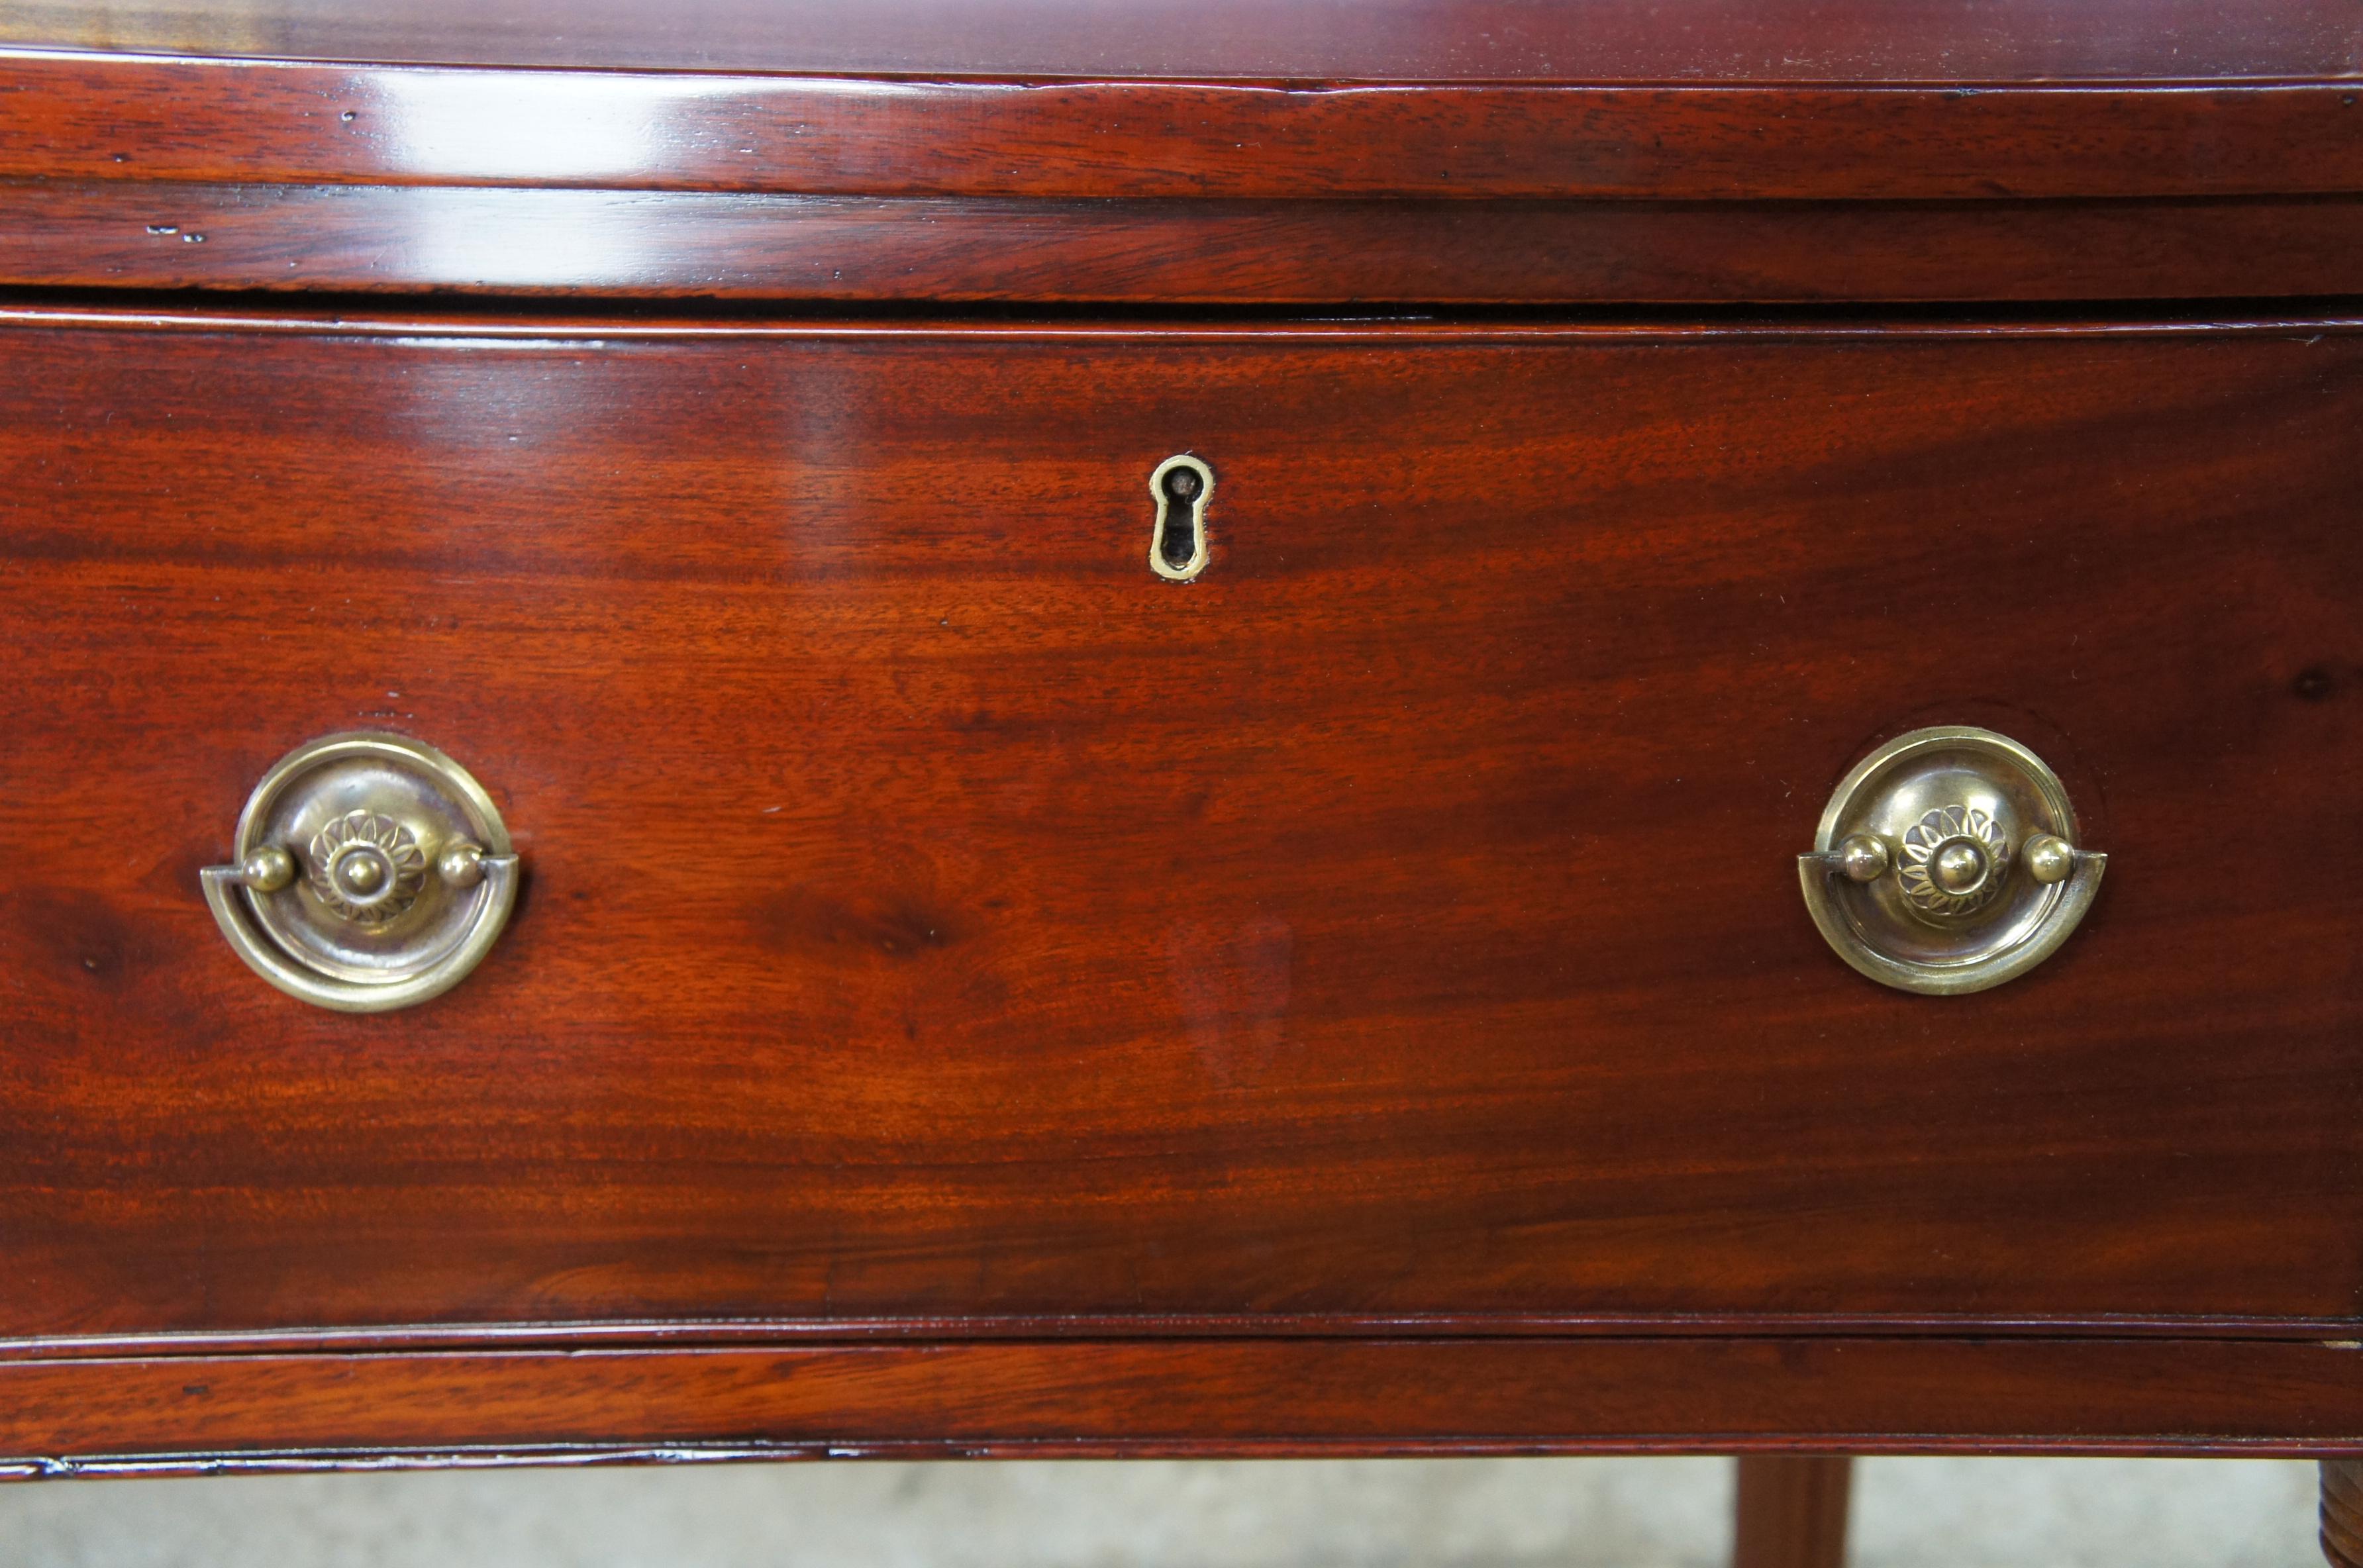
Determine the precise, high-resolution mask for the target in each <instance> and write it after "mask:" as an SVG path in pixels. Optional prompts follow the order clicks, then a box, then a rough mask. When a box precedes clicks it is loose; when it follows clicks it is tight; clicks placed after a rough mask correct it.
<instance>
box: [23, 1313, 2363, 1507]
mask: <svg viewBox="0 0 2363 1568" xmlns="http://www.w3.org/2000/svg"><path fill="white" fill-rule="evenodd" d="M2268 1401H2269V1403H2270V1404H2271V1406H2272V1407H2273V1413H2272V1415H2271V1417H2270V1418H2269V1419H2262V1418H2261V1417H2260V1409H2261V1408H2262V1406H2263V1405H2264V1404H2265V1403H2266V1402H2268ZM2358 1412H2363V1358H2358V1356H2357V1354H2356V1353H2355V1352H2354V1351H2353V1350H2352V1349H2337V1348H2332V1347H2327V1346H2324V1345H2321V1344H2316V1343H2305V1344H2263V1343H2257V1342H2236V1341H2188V1342H2181V1343H2179V1344H2169V1343H2166V1342H2123V1341H2106V1340H2102V1341H2086V1342H2065V1341H2059V1340H1987V1341H1974V1340H1971V1341H1962V1340H1944V1341H1925V1340H1922V1341H1914V1340H1892V1339H1869V1340H1851V1339H1814V1338H1805V1339H1789V1340H1758V1341H1749V1340H1729V1339H1725V1340H1714V1339H1664V1338H1653V1339H1636V1340H1620V1339H1606V1340H1572V1341H1570V1340H1511V1341H1467V1340H1463V1341H1452V1340H1427V1341H1417V1340H1393V1341H1338V1340H1305V1341H1298V1342H1222V1341H1202V1342H1180V1343H1154V1342H1151V1343H1142V1342H1131V1343H1125V1342H1082V1343H1071V1344H1039V1343H1034V1344H1028V1343H999V1344H995V1343H977V1342H949V1343H939V1344H925V1345H921V1344H905V1345H871V1346H849V1345H834V1346H826V1345H817V1346H796V1347H772V1348H766V1349H748V1350H706V1351H690V1350H673V1351H656V1350H638V1351H619V1352H603V1351H581V1352H573V1353H554V1352H547V1351H544V1352H509V1353H494V1352H484V1351H476V1352H466V1353H447V1354H417V1353H407V1354H392V1355H250V1356H201V1355H191V1356H166V1357H160V1358H155V1359H148V1360H127V1361H113V1362H108V1361H67V1362H56V1361H42V1360H31V1361H25V1360H5V1361H0V1456H5V1461H6V1463H5V1464H0V1469H13V1470H14V1471H16V1472H17V1473H18V1474H72V1473H76V1472H77V1471H79V1472H82V1473H92V1472H96V1473H102V1474H104V1473H109V1472H113V1473H127V1472H128V1473H137V1472H139V1471H143V1470H146V1471H152V1470H159V1469H169V1468H173V1467H176V1466H182V1467H185V1466H186V1465H189V1464H192V1463H194V1464H207V1463H224V1462H227V1463H231V1464H236V1465H247V1466H255V1467H263V1468H272V1467H298V1468H305V1467H312V1466H316V1465H321V1464H333V1463H339V1462H343V1463H353V1462H374V1461H376V1460H379V1459H381V1458H382V1457H383V1456H384V1455H387V1454H397V1455H407V1456H413V1457H416V1458H420V1459H423V1460H426V1461H429V1462H433V1461H435V1460H438V1459H441V1460H445V1461H448V1460H450V1459H454V1458H459V1457H462V1456H470V1455H472V1456H474V1457H477V1458H479V1459H490V1458H512V1459H515V1458H527V1457H545V1458H558V1459H573V1460H583V1459H594V1458H597V1457H600V1456H602V1455H607V1454H612V1455H616V1456H619V1457H635V1458H653V1459H667V1460H671V1459H699V1458H716V1459H727V1458H748V1457H795V1456H809V1457H815V1458H817V1457H821V1456H823V1455H827V1456H831V1457H862V1456H881V1457H884V1456H901V1457H949V1456H952V1455H977V1456H988V1455H1005V1456H1013V1457H1015V1456H1032V1457H1045V1456H1050V1457H1056V1456H1064V1455H1086V1454H1151V1453H1174V1454H1205V1453H1222V1454H1229V1455H1235V1456H1240V1457H1255V1456H1263V1455H1281V1454H1351V1453H1415V1452H1462V1453H1543V1452H1651V1451H1662V1450H1690V1451H1693V1452H1695V1451H1697V1450H1700V1449H1706V1450H1709V1451H1713V1450H1715V1449H1723V1450H1727V1451H1735V1452H1771V1451H1799V1450H1803V1451H1806V1452H1811V1451H1813V1450H1814V1449H1817V1448H1818V1449H1828V1448H1844V1449H1847V1450H1851V1451H1855V1452H1946V1451H1951V1452H2025V1453H2044V1452H2062V1451H2068V1452H2110V1453H2148V1452H2158V1453H2213V1454H2265V1453H2289V1452H2306V1453H2350V1454H2351V1453H2355V1452H2363V1424H2358V1422H2357V1414H2358Z"/></svg>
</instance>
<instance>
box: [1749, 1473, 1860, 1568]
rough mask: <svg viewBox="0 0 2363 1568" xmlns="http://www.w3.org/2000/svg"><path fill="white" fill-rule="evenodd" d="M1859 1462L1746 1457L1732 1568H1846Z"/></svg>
mask: <svg viewBox="0 0 2363 1568" xmlns="http://www.w3.org/2000/svg"><path fill="white" fill-rule="evenodd" d="M1853 1490H1854V1461H1853V1460H1851V1459H1848V1458H1845V1457H1843V1456H1840V1457H1835V1458H1834V1457H1830V1456H1827V1455H1815V1454H1785V1453H1750V1454H1742V1455H1741V1456H1740V1458H1739V1463H1738V1476H1737V1485H1736V1486H1735V1487H1734V1488H1733V1492H1734V1497H1733V1508H1732V1515H1733V1518H1732V1531H1731V1538H1732V1543H1731V1568H1846V1560H1847V1505H1848V1503H1849V1501H1850V1500H1851V1496H1852V1493H1853Z"/></svg>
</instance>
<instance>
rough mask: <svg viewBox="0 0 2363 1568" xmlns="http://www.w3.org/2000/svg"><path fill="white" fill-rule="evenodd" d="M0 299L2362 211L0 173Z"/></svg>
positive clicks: (2350, 244)
mask: <svg viewBox="0 0 2363 1568" xmlns="http://www.w3.org/2000/svg"><path fill="white" fill-rule="evenodd" d="M0 283H6V284H16V285H39V286H50V287H56V286H66V287H77V288H105V287H132V288H141V289H182V288H197V289H217V290H251V289H258V288H261V289H273V290H328V291H353V292H360V291H423V290H460V291H467V292H471V293H558V294H566V295H572V296H582V295H585V294H594V293H598V294H613V295H622V296H627V297H644V296H648V295H669V296H706V297H716V298H729V299H748V300H760V299H777V300H871V301H897V302H906V301H907V302H945V301H984V300H1029V301H1031V300H1038V301H1059V302H1091V301H1115V302H1124V303H1128V304H1175V303H1182V302H1191V303H1211V304H1307V305H1332V306H1334V305H1337V304H1356V303H1365V302H1389V301H1391V302H1411V303H1419V304H1437V303H1461V304H1467V303H1484V304H1558V303H1568V302H1576V303H1584V304H1609V303H1624V302H1632V301H1641V300H1654V301H1660V302H1702V303H1716V304H1722V303H1730V302H1748V301H1754V302H1798V301H1808V302H1816V303H1831V302H1864V301H1874V300H1877V301H1942V300H1961V299H1990V300H2078V299H2093V298H2098V297H2101V296H2103V295H2115V296H2117V297H2121V298H2136V297H2144V296H2147V297H2152V298H2160V299H2191V298H2199V297H2202V296H2207V295H2222V296H2246V297H2250V298H2261V297H2265V296H2269V295H2276V294H2280V295H2333V294H2341V293H2363V201H2358V200H2357V199H2354V198H2349V197H2302V198H2295V199H2291V200H2270V199H2263V198H2258V199H2253V200H2226V201H2194V202H2171V203H2169V202H2158V203H2133V202H2122V203H2120V202H2103V203H2092V204H2078V203H2066V202H2000V201H1995V202H1957V203H1869V202H1861V203H1837V202H1828V203H1824V202H1762V203H1736V202H1713V203H1709V202H1693V203H1661V202H1593V203H1576V202H1515V203H1510V202H1501V203H1496V202H1345V201H1339V202H1288V203H1283V202H1171V201H1125V202H1100V201H1070V202H1032V201H1018V200H987V199H982V198H963V199H923V198H922V199H891V200H872V199H869V198H863V197H851V196H846V197H826V196H746V195H728V194H724V193H716V192H680V191H667V192H651V191H576V190H530V191H518V190H497V191H496V190H483V189H475V188H453V187H448V186H416V185H402V186H384V185H341V186H325V187H324V186H285V185H214V184H192V183H183V182H169V181H160V182H152V183H150V182H129V181H124V182H79V183H70V184H61V183H58V182H47V181H17V182H5V183H0Z"/></svg>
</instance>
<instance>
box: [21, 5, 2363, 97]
mask: <svg viewBox="0 0 2363 1568" xmlns="http://www.w3.org/2000/svg"><path fill="white" fill-rule="evenodd" d="M0 39H6V40H7V41H11V42H17V43H41V44H62V45H69V46H72V47H80V48H90V49H128V50H161V51H166V52H172V53H183V52H188V53H200V54H239V55H283V56H294V57H310V58H315V59H328V60H373V61H413V62H423V63H429V64H432V63H437V62H460V63H476V64H494V65H552V66H592V67H605V68H609V69H618V68H622V69H629V68H649V69H690V70H720V71H764V72H824V73H843V74H853V75H881V74H882V75H918V76H934V75H941V74H944V73H947V72H949V73H954V74H983V75H1005V76H1027V77H1036V76H1169V77H1170V76H1179V77H1208V76H1214V77H1248V78H1259V79H1264V80H1273V81H1282V82H1308V81H1331V80H1363V81H1469V80H1475V81H1518V80H1543V81H1561V80H1583V81H1609V82H1620V81H1690V80H1700V79H1705V80H1729V81H1770V82H1829V81H1835V82H1961V83H1991V82H2053V81H2075V80H2078V79H2102V80H2121V79H2125V78H2140V77H2150V78H2157V79H2161V80H2169V81H2196V80H2207V79H2219V78H2233V77H2249V78H2277V77H2292V76H2332V75H2347V76H2351V75H2354V74H2356V73H2357V72H2358V71H2359V70H2363V24H2358V23H2357V18H2356V14H2355V10H2354V7H2353V6H2349V5H2346V4H2342V3H2340V0H2247V3H2246V4H2242V5H2236V6H2231V5H2223V4H2219V3H2216V0H1583V3H1582V4H1581V5H1566V4H1552V3H1550V0H1476V3H1471V0H1291V3H1289V4H1285V5H1272V4H1269V3H1266V0H1186V3H1184V0H863V3H862V4H860V5H847V4H843V3H842V0H676V3H674V4H671V5H667V6H662V7H656V6H649V5H646V4H645V3H642V0H563V3H553V0H379V3H377V4H374V5H370V6H357V5H353V4H350V3H349V0H17V3H15V4H12V5H10V6H6V8H5V9H0Z"/></svg>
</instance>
